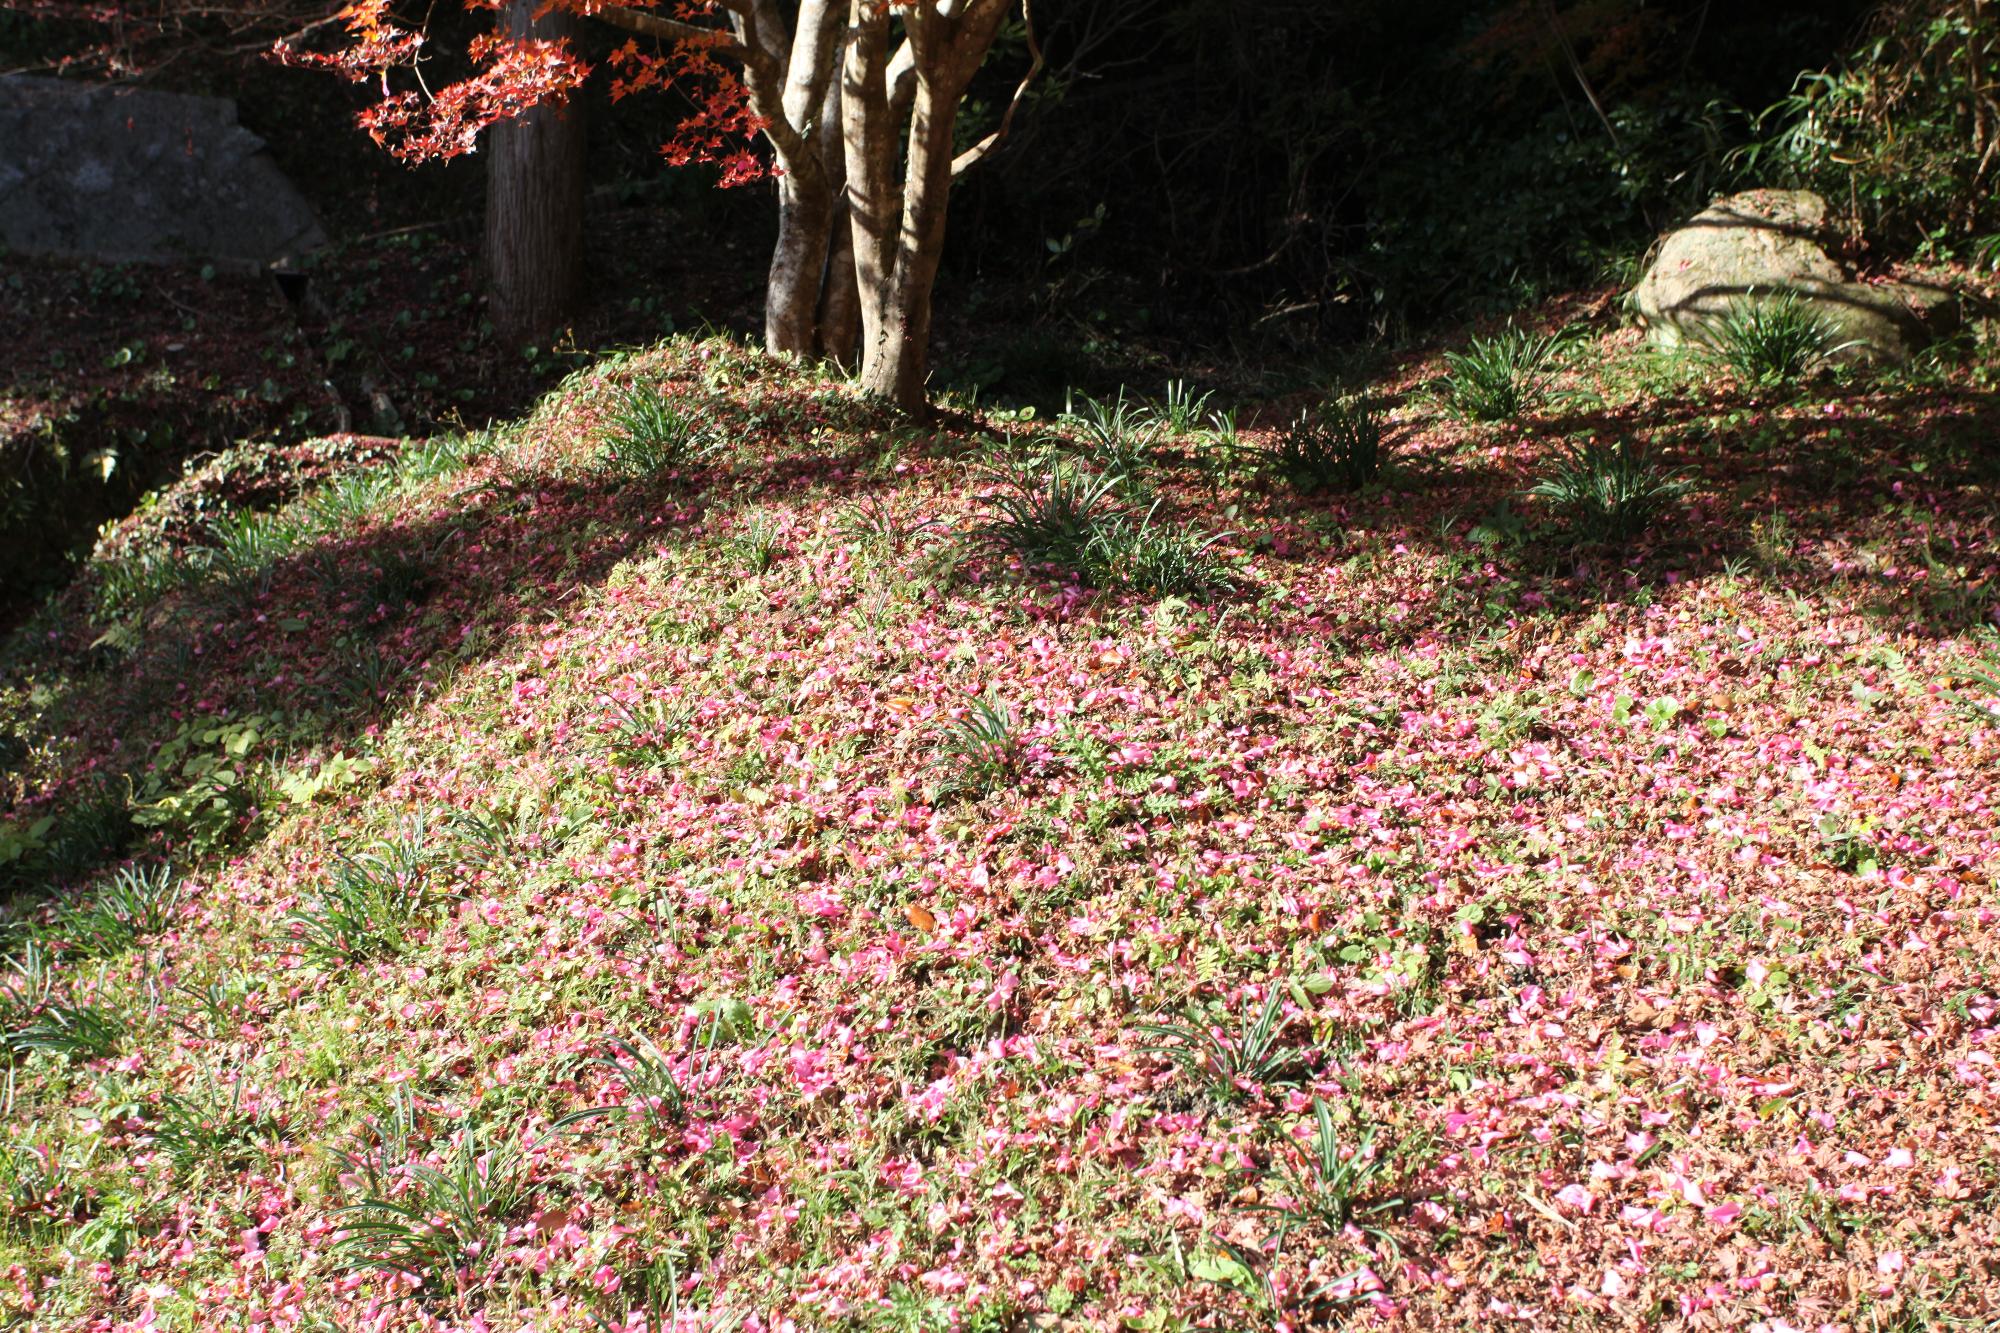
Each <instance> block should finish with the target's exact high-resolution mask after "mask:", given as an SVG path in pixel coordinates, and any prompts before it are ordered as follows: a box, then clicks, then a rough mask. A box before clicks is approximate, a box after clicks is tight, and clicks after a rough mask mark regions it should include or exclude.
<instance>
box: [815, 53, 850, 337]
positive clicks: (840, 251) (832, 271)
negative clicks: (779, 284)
mask: <svg viewBox="0 0 2000 1333" xmlns="http://www.w3.org/2000/svg"><path fill="white" fill-rule="evenodd" d="M819 123H820V124H821V125H822V126H824V127H826V129H825V132H824V133H823V134H822V135H821V136H820V137H819V140H818V144H817V147H818V151H819V158H820V163H821V165H822V168H823V169H824V170H825V172H826V192H827V198H828V200H829V201H830V205H831V209H832V217H833V236H832V238H831V241H830V242H829V244H828V247H827V255H826V277H825V280H824V281H823V282H822V283H821V284H820V293H819V315H818V321H819V354H820V355H821V356H822V357H824V358H826V359H827V360H828V361H831V362H833V364H835V365H836V366H839V367H840V368H841V369H842V370H853V369H855V368H856V367H857V366H858V365H859V364H860V360H861V290H860V287H859V285H858V283H857V282H856V280H855V276H854V228H853V226H852V224H851V223H849V221H848V218H847V146H846V144H844V143H842V142H841V137H840V133H839V130H838V126H839V125H840V80H839V79H837V78H836V79H829V80H828V81H827V86H826V99H825V101H824V102H822V103H821V105H820V111H819Z"/></svg>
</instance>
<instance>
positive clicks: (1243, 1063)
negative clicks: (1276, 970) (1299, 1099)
mask: <svg viewBox="0 0 2000 1333" xmlns="http://www.w3.org/2000/svg"><path fill="white" fill-rule="evenodd" d="M1279 1003H1280V988H1279V987H1277V986H1272V987H1271V988H1270V994H1269V995H1268V996H1266V997H1265V1000H1264V1005H1263V1008H1261V1009H1260V1010H1258V1012H1257V1014H1256V1016H1255V1017H1254V1018H1253V1017H1251V1015H1250V1013H1249V1011H1248V1010H1245V1011H1244V1013H1243V1015H1242V1017H1241V1018H1240V1019H1239V1021H1238V1023H1237V1029H1236V1031H1235V1032H1234V1033H1233V1034H1232V1033H1228V1032H1224V1031H1220V1030H1218V1029H1216V1028H1214V1027H1211V1026H1210V1025H1209V1024H1208V1023H1207V1022H1206V1021H1205V1020H1204V1019H1203V1018H1202V1017H1201V1016H1200V1015H1199V1014H1196V1013H1193V1012H1188V1013H1186V1014H1183V1015H1182V1021H1181V1022H1179V1023H1146V1024H1142V1025H1140V1027H1139V1029H1138V1030H1139V1031H1141V1032H1144V1033H1148V1034H1150V1035H1152V1036H1155V1037H1160V1038H1164V1039H1166V1040H1165V1041H1164V1042H1151V1043H1146V1044H1143V1045H1141V1046H1140V1047H1139V1049H1140V1050H1141V1051H1143V1052H1145V1053H1146V1054H1148V1055H1154V1056H1158V1057H1159V1058H1161V1059H1163V1060H1167V1061H1169V1062H1171V1063H1172V1064H1173V1065H1175V1066H1176V1067H1177V1068H1179V1069H1180V1070H1181V1072H1182V1073H1184V1074H1186V1075H1187V1076H1188V1077H1190V1078H1192V1079H1194V1080H1195V1081H1196V1082H1197V1083H1199V1084H1201V1086H1202V1087H1203V1089H1204V1090H1205V1091H1207V1092H1208V1093H1210V1094H1211V1095H1213V1096H1215V1097H1217V1098H1220V1099H1223V1100H1231V1099H1235V1098H1238V1097H1242V1096H1244V1095H1246V1094H1247V1093H1248V1092H1250V1091H1251V1090H1252V1089H1254V1088H1261V1087H1264V1086H1266V1085H1268V1084H1271V1083H1275V1082H1278V1081H1280V1078H1281V1076H1283V1075H1284V1074H1285V1073H1286V1071H1287V1070H1290V1069H1292V1068H1293V1067H1295V1066H1296V1065H1297V1064H1298V1062H1299V1054H1298V1052H1297V1051H1296V1050H1293V1049H1292V1048H1291V1047H1288V1046H1284V1045H1281V1044H1280V1042H1279V1035H1280V1030H1281V1028H1282V1027H1283V1024H1281V1023H1280V1022H1279V1021H1278V1007H1279Z"/></svg>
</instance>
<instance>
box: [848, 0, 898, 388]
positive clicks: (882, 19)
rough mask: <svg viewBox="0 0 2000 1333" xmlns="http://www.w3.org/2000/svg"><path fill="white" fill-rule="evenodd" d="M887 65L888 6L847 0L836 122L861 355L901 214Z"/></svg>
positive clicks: (876, 328)
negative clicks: (841, 152)
mask: <svg viewBox="0 0 2000 1333" xmlns="http://www.w3.org/2000/svg"><path fill="white" fill-rule="evenodd" d="M888 72H889V15H888V11H887V10H886V9H883V8H881V7H880V6H878V5H874V4H871V3H869V0H851V2H850V6H849V9H848V44H847V60H846V64H845V67H844V68H843V70H842V72H841V89H840V98H841V118H840V125H841V135H842V143H843V149H844V152H845V154H846V158H847V191H846V194H847V217H848V230H849V233H850V235H851V237H852V240H851V245H852V248H853V251H854V276H855V285H856V298H857V304H858V306H859V308H860V315H861V346H862V348H863V351H864V355H865V353H866V349H868V348H870V347H873V346H875V345H876V343H877V342H879V341H880V339H881V336H882V330H883V324H884V321H885V319H886V311H885V305H884V303H885V302H886V300H887V299H888V294H889V281H890V278H891V276H892V275H893V273H894V271H895V255H896V226H897V223H898V222H899V221H900V218H899V216H898V212H899V210H898V209H897V199H896V190H895V180H896V158H897V148H898V145H897V142H896V126H895V124H894V123H893V121H892V119H891V116H890V110H889V83H888Z"/></svg>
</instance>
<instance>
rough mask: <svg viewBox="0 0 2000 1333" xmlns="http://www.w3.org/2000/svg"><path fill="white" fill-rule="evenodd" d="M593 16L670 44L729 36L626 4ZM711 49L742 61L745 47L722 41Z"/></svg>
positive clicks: (597, 11) (595, 13)
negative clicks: (628, 7)
mask: <svg viewBox="0 0 2000 1333" xmlns="http://www.w3.org/2000/svg"><path fill="white" fill-rule="evenodd" d="M590 17H592V18H594V19H602V20H603V21H604V22H606V23H609V24H610V25H611V26H612V27H614V28H623V29H624V30H625V31H627V32H636V33H638V34H639V35H640V36H642V37H664V38H666V39H667V40H668V41H674V42H684V41H689V40H694V41H702V42H714V41H715V39H716V38H718V37H723V36H726V35H727V34H725V33H724V32H723V30H722V29H720V28H704V27H702V26H701V25H700V24H698V23H683V22H681V21H680V20H679V19H663V18H661V17H660V16H659V15H658V14H653V13H649V12H648V11H646V10H643V9H627V8H626V7H625V6H623V5H611V6H609V7H607V8H604V9H599V10H593V11H592V12H591V15H590ZM709 49H710V50H712V51H714V52H715V53H716V54H718V55H725V56H736V57H739V58H740V57H741V56H742V55H743V48H742V47H741V46H739V45H737V44H736V43H734V42H726V41H725V42H721V43H718V44H717V45H714V46H712V47H710V48H709Z"/></svg>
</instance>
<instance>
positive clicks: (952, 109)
mask: <svg viewBox="0 0 2000 1333" xmlns="http://www.w3.org/2000/svg"><path fill="white" fill-rule="evenodd" d="M960 96H961V93H960V91H959V90H958V89H957V88H956V87H954V86H945V87H939V86H937V85H936V84H934V83H933V82H932V81H930V80H928V79H926V80H924V81H923V82H921V83H920V84H919V85H918V87H917V101H916V106H915V108H914V110H913V111H912V114H911V120H910V155H909V166H908V169H907V170H908V177H907V179H906V180H905V182H904V186H903V209H902V213H903V224H902V236H901V240H900V242H899V243H898V245H897V248H896V255H895V267H894V272H893V275H892V276H891V278H890V281H889V285H888V292H887V297H886V300H885V301H884V302H883V304H882V310H881V316H880V319H879V322H878V324H877V327H876V328H875V330H874V334H873V337H872V338H870V339H869V340H868V341H867V342H866V343H864V344H863V346H862V349H861V352H862V360H861V383H862V387H863V388H864V389H866V390H868V391H869V392H870V393H877V394H880V395H882V396H883V397H885V398H887V399H888V400H889V401H891V402H893V403H894V404H896V406H898V407H900V408H903V409H905V410H907V411H917V410H920V409H921V408H922V407H923V406H924V402H925V392H924V391H925V386H926V384H927V383H928V380H929V361H930V342H931V291H932V289H933V288H934V287H935V286H936V285H937V272H938V263H939V261H940V260H941V259H943V257H944V230H945V218H946V216H947V213H948V204H949V203H950V199H951V160H952V130H953V127H954V126H955V125H956V123H957V121H958V103H959V98H960Z"/></svg>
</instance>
